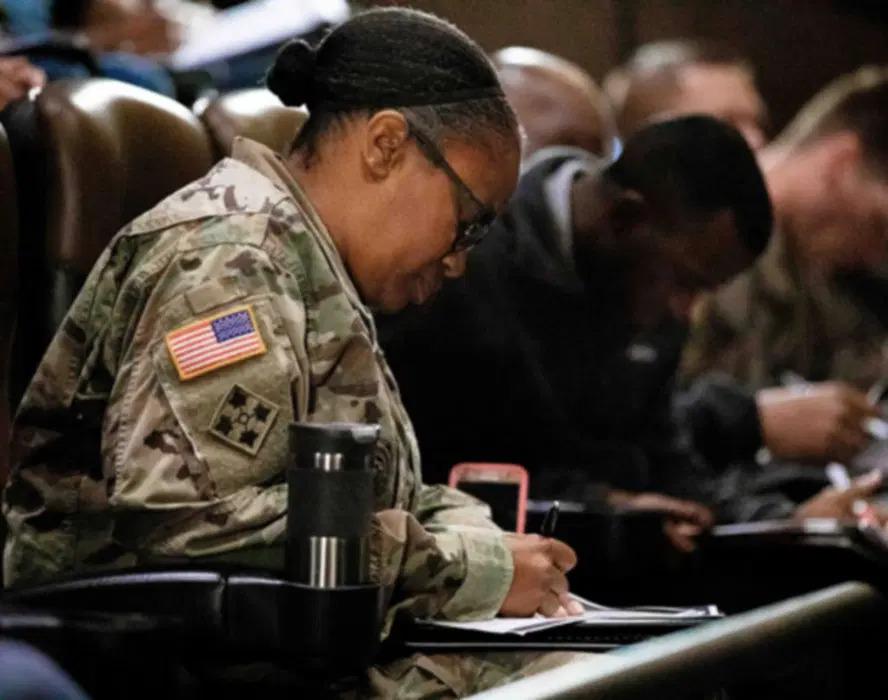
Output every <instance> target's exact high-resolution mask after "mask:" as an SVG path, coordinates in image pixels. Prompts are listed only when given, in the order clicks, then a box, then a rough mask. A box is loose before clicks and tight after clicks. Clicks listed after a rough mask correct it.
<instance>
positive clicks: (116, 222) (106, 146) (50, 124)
mask: <svg viewBox="0 0 888 700" xmlns="http://www.w3.org/2000/svg"><path fill="white" fill-rule="evenodd" d="M37 107H38V110H39V114H38V118H39V119H40V120H41V122H42V125H43V129H44V133H45V137H46V139H47V146H48V151H49V155H50V158H49V182H48V185H49V190H48V220H47V229H46V251H47V262H48V263H49V265H50V266H51V267H53V268H57V269H64V270H71V271H73V272H77V273H80V274H86V273H88V272H89V270H90V269H91V268H92V266H93V264H94V263H95V261H96V258H98V256H99V254H100V253H101V252H102V250H103V249H104V247H105V246H106V245H107V244H108V241H110V240H111V237H112V236H113V235H114V234H115V233H116V232H117V231H118V230H119V229H120V228H121V227H122V226H123V225H124V224H126V223H127V222H129V221H130V220H132V219H134V218H135V217H137V216H138V215H139V214H141V213H143V212H144V211H146V210H148V209H150V208H151V207H153V206H154V205H155V204H157V203H158V202H159V201H160V200H161V199H163V198H164V197H166V196H167V195H169V194H171V193H172V192H174V191H175V190H177V189H178V188H180V187H181V186H183V185H185V184H187V183H188V182H191V181H192V180H195V179H197V178H198V177H200V176H201V175H203V174H205V173H206V172H207V170H208V169H209V168H210V166H211V164H212V155H211V150H210V144H209V142H208V139H207V137H206V135H205V133H204V131H203V129H202V128H201V125H200V123H199V122H198V120H197V119H195V118H194V116H193V115H192V114H191V113H190V112H189V111H188V110H187V109H186V108H185V107H183V106H182V105H180V104H178V103H177V102H174V101H173V100H170V99H167V98H165V97H161V96H159V95H155V94H154V93H152V92H149V91H147V90H143V89H141V88H137V87H133V86H131V85H125V84H123V83H119V82H116V81H113V80H85V81H73V82H66V83H56V84H52V85H50V86H49V87H47V88H46V89H45V90H44V91H43V93H42V94H41V95H40V96H39V97H38V98H37ZM72 300H73V299H71V300H68V301H72Z"/></svg>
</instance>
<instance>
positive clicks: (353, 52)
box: [266, 8, 519, 158]
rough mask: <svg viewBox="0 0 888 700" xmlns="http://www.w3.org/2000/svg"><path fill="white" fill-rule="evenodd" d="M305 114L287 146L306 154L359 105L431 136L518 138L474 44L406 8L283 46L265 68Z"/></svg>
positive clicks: (279, 91) (275, 87)
mask: <svg viewBox="0 0 888 700" xmlns="http://www.w3.org/2000/svg"><path fill="white" fill-rule="evenodd" d="M266 83H267V85H268V88H269V89H270V90H271V91H272V92H273V93H275V94H276V95H277V96H278V97H279V98H280V99H281V101H282V102H283V103H284V104H285V105H288V106H294V107H295V106H300V105H305V106H306V107H307V108H308V111H309V119H308V121H307V122H306V123H305V125H304V126H303V127H302V130H301V131H300V133H299V135H298V137H297V138H296V141H295V143H294V145H293V148H294V149H298V150H301V151H302V152H303V154H304V155H305V156H306V157H307V158H310V157H311V156H312V155H313V153H314V151H315V149H316V146H317V143H318V140H319V139H320V137H322V136H323V135H324V134H326V133H327V132H328V131H329V130H330V129H331V128H332V127H334V126H335V125H337V124H339V123H341V121H342V120H344V119H347V118H349V117H351V116H354V115H356V114H362V113H363V114H370V113H372V112H373V111H375V110H378V109H386V108H392V109H398V110H399V111H401V112H403V113H404V114H405V115H406V116H407V117H408V119H410V121H411V122H412V123H414V124H417V125H418V126H419V127H420V128H422V129H423V131H424V133H425V134H426V135H427V136H429V137H431V138H432V139H434V140H435V141H436V142H440V140H441V139H442V138H444V137H455V138H460V139H463V140H478V139H480V140H484V139H486V138H489V137H490V136H494V137H499V138H500V139H514V140H515V141H516V142H517V141H518V138H519V137H518V133H519V132H518V122H517V119H516V118H515V113H514V112H513V111H512V108H511V106H510V105H509V103H508V102H507V100H506V98H505V96H504V95H503V92H502V88H501V87H500V84H499V80H498V78H497V76H496V71H495V70H494V68H493V65H492V64H491V63H490V60H489V59H488V58H487V56H486V55H485V54H484V52H483V51H482V50H481V48H480V47H479V46H478V45H477V44H476V43H475V42H474V41H472V40H471V39H470V38H469V37H467V36H466V35H465V34H464V33H463V32H462V31H460V30H459V29H457V28H456V27H455V26H453V25H452V24H450V23H449V22H446V21H444V20H442V19H440V18H438V17H435V16H434V15H431V14H427V13H425V12H419V11H417V10H410V9H405V8H386V9H376V10H370V11H368V12H364V13H362V14H359V15H356V16H355V17H353V18H351V19H350V20H348V21H347V22H345V23H343V24H341V25H340V26H339V27H337V28H336V29H334V30H333V31H332V32H330V33H329V34H328V35H327V36H326V37H325V38H324V39H323V40H322V41H321V42H320V44H319V45H318V46H317V48H312V47H311V46H310V45H309V44H308V43H307V42H305V41H302V40H297V41H292V42H290V43H288V44H287V45H286V46H284V47H283V49H281V51H280V53H279V54H278V56H277V59H276V60H275V62H274V65H272V67H271V70H270V71H269V72H268V76H267V77H266Z"/></svg>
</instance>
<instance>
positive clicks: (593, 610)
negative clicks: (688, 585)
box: [421, 594, 719, 637]
mask: <svg viewBox="0 0 888 700" xmlns="http://www.w3.org/2000/svg"><path fill="white" fill-rule="evenodd" d="M571 598H573V599H574V600H575V601H576V602H578V603H579V604H580V605H582V606H583V609H584V611H585V612H584V613H583V614H582V615H571V616H568V617H543V616H542V615H534V616H533V617H495V618H493V619H492V620H480V621H477V622H449V621H446V620H422V621H421V622H422V624H423V625H428V626H431V627H444V628H449V629H456V630H462V631H464V632H484V633H486V634H514V635H518V636H520V637H523V636H525V635H527V634H531V633H533V632H540V631H542V630H547V629H552V628H555V627H564V626H566V625H575V624H582V623H589V624H594V623H596V622H621V621H622V622H642V621H657V620H671V619H676V618H696V617H707V616H713V615H718V614H719V611H718V608H716V607H715V606H714V605H708V606H701V607H696V608H667V607H657V606H652V607H648V608H612V607H608V606H607V605H601V604H599V603H594V602H592V601H591V600H587V599H585V598H582V597H580V596H578V595H575V594H571Z"/></svg>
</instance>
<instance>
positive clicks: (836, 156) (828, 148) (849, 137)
mask: <svg viewBox="0 0 888 700" xmlns="http://www.w3.org/2000/svg"><path fill="white" fill-rule="evenodd" d="M820 156H821V158H822V163H823V168H824V170H823V172H824V176H825V179H826V181H827V182H828V183H829V186H830V188H831V189H833V188H841V189H847V188H849V187H854V186H856V184H855V178H856V177H857V176H859V174H860V165H861V160H862V156H863V149H862V145H861V143H860V138H859V137H858V136H857V134H855V133H854V132H853V131H839V132H837V133H835V134H831V135H830V136H827V137H826V138H825V139H824V141H823V143H822V144H821V146H820Z"/></svg>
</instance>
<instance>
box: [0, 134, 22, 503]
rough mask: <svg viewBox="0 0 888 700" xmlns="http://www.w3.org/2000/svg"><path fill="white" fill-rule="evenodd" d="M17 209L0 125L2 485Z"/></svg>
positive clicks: (5, 471) (6, 465)
mask: <svg viewBox="0 0 888 700" xmlns="http://www.w3.org/2000/svg"><path fill="white" fill-rule="evenodd" d="M17 212H18V208H17V203H16V190H15V176H14V173H13V169H12V154H11V152H10V150H9V141H8V140H7V138H6V131H4V129H3V127H2V126H0V488H2V486H3V485H4V484H5V483H6V476H7V474H8V473H9V423H10V406H9V364H10V360H11V355H10V353H11V352H12V336H13V332H14V330H15V301H16V296H17V291H18V288H17V279H16V270H17V267H18V265H17V258H18V213H17Z"/></svg>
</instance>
